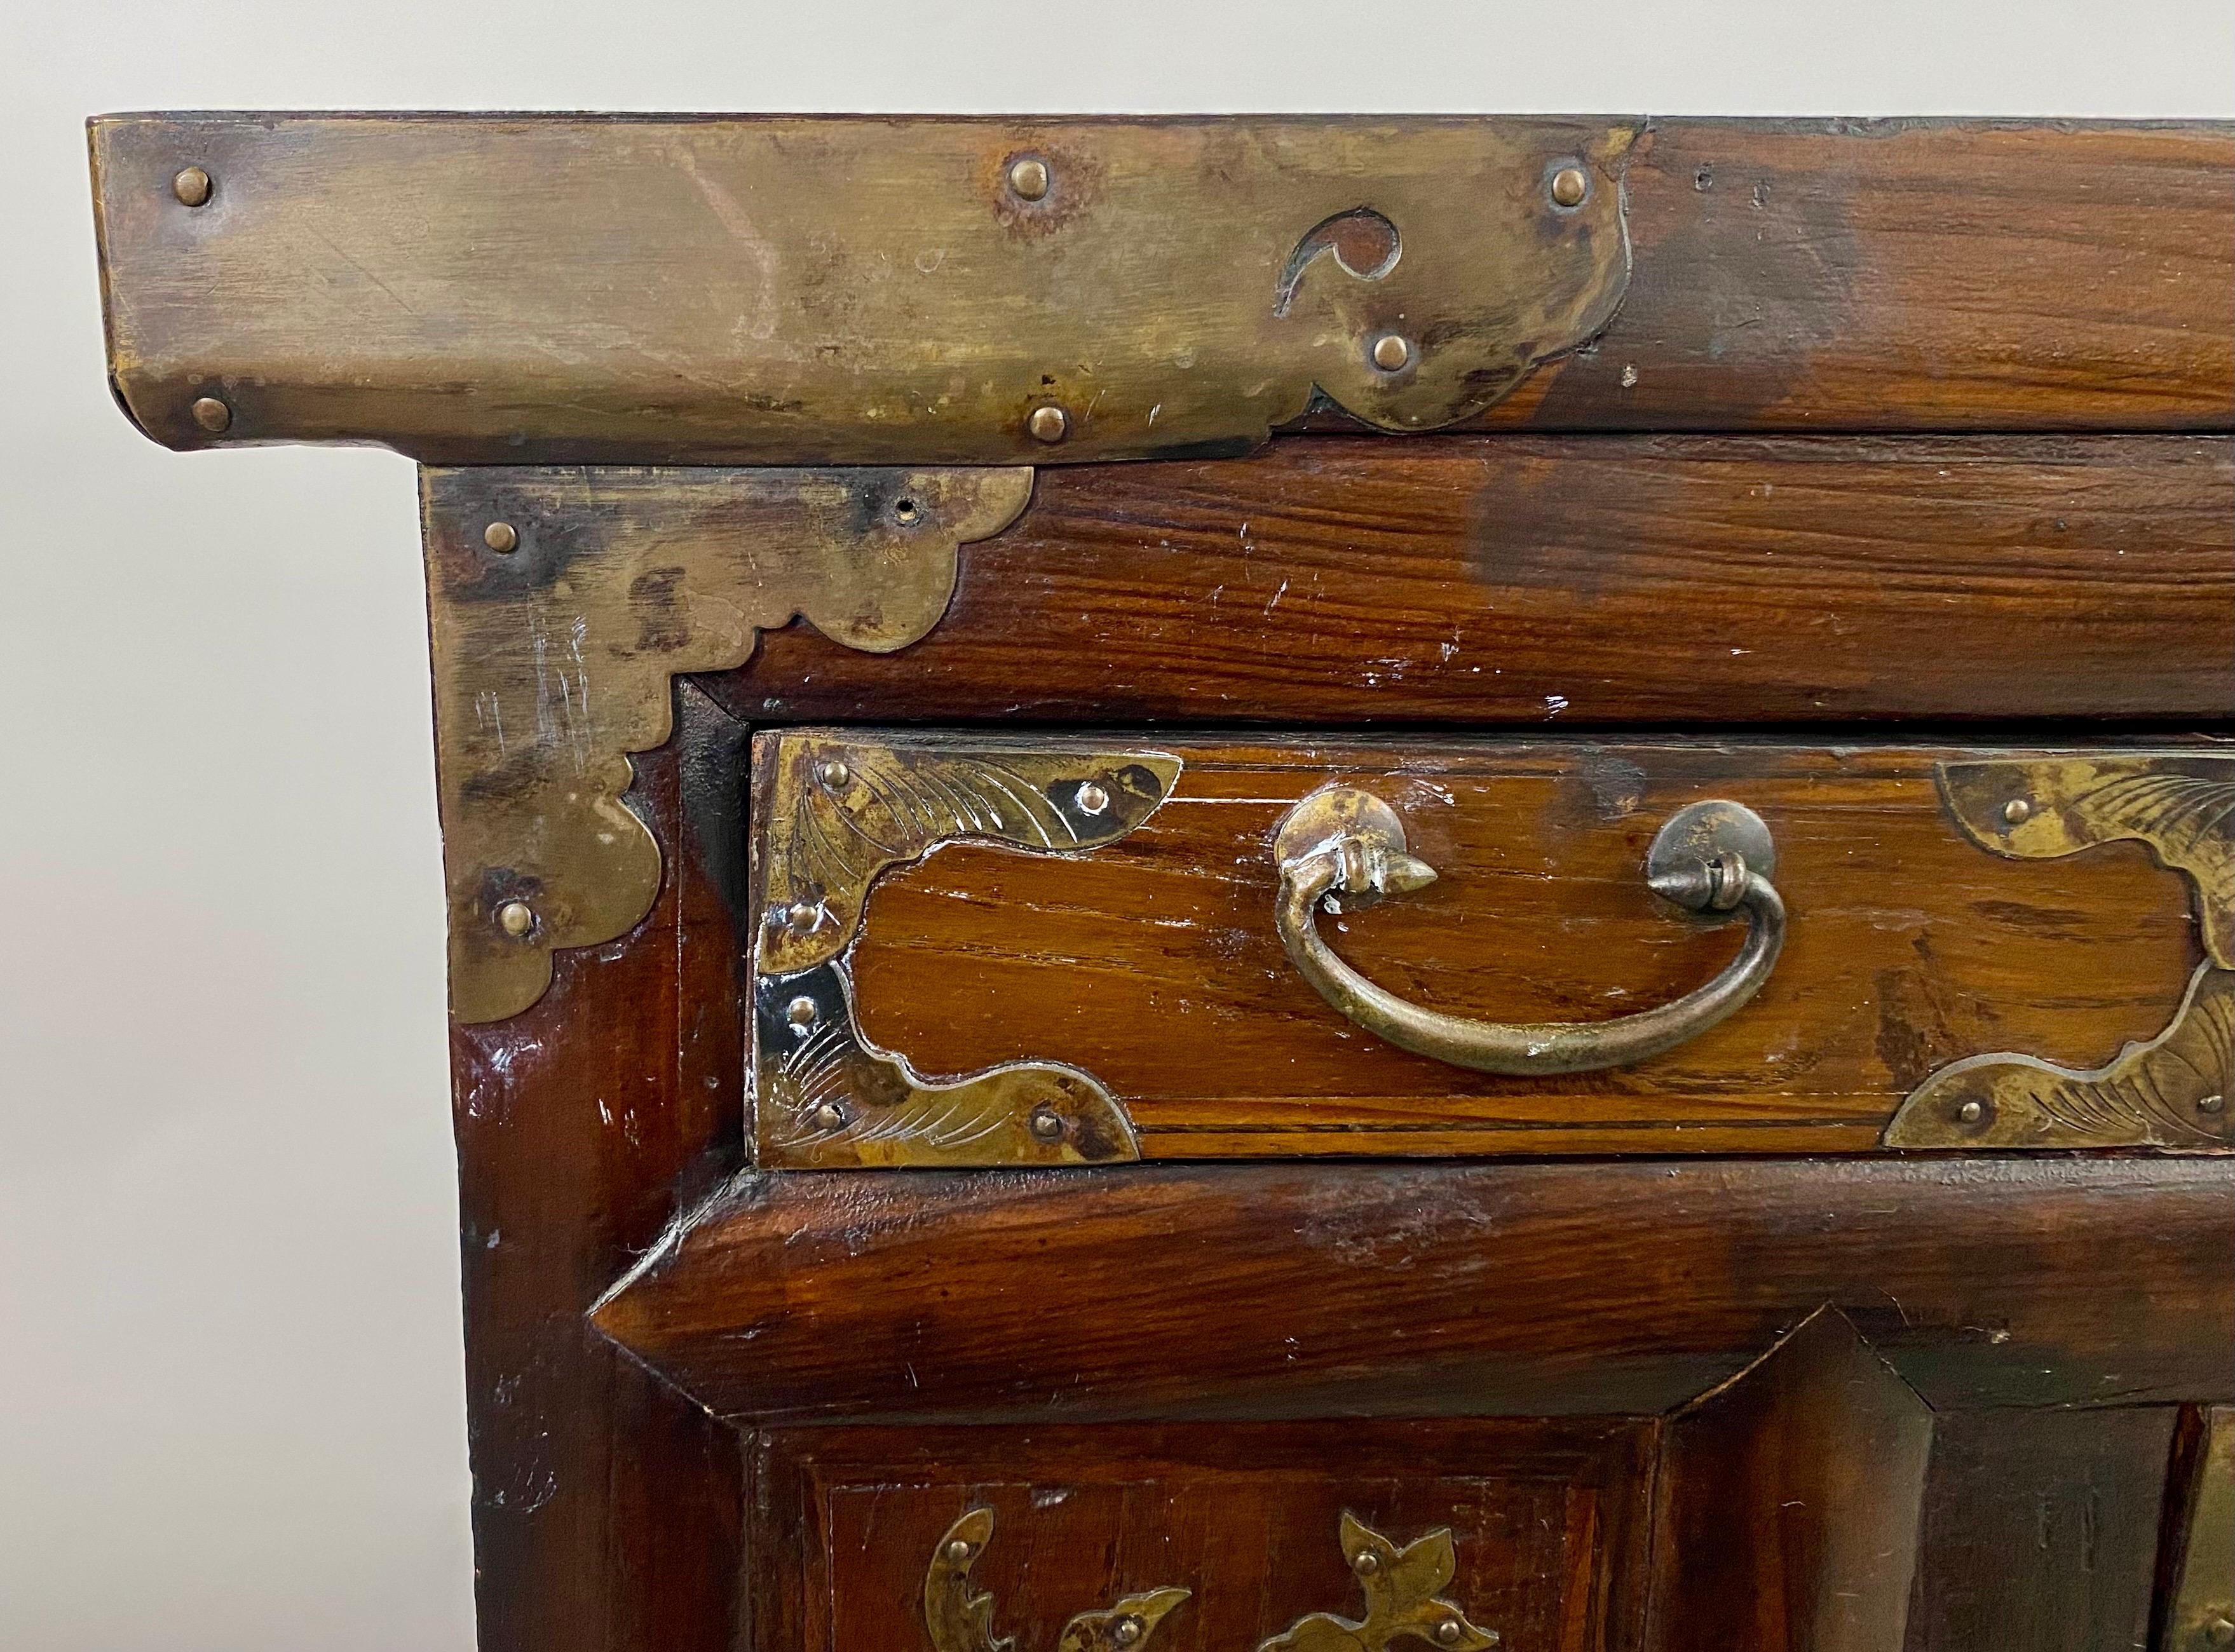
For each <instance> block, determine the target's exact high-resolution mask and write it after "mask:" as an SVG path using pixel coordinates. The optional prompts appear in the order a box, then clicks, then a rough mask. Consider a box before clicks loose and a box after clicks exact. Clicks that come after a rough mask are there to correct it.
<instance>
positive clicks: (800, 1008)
mask: <svg viewBox="0 0 2235 1652" xmlns="http://www.w3.org/2000/svg"><path fill="white" fill-rule="evenodd" d="M822 1013H823V1012H822V1010H820V1009H819V1008H817V1007H816V1002H815V1000H813V999H811V998H809V996H808V995H807V994H806V993H801V994H800V995H799V996H798V997H797V998H795V999H793V1000H791V1002H790V1003H789V1004H787V1005H785V1006H783V1019H785V1020H786V1021H788V1022H790V1024H791V1025H792V1026H796V1027H797V1028H798V1029H799V1030H800V1031H801V1032H803V1033H804V1032H805V1031H807V1029H808V1028H809V1027H810V1026H814V1025H815V1023H816V1019H818V1018H819V1017H820V1016H821V1015H822Z"/></svg>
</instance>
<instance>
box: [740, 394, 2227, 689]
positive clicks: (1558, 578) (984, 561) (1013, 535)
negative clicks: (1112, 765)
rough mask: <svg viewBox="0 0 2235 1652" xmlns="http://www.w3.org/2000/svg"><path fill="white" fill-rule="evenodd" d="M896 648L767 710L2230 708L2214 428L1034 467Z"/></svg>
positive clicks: (1425, 446)
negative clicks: (1011, 504)
mask: <svg viewBox="0 0 2235 1652" xmlns="http://www.w3.org/2000/svg"><path fill="white" fill-rule="evenodd" d="M960 561H961V571H960V579H959V581H958V584H957V587H956V591H955V595H954V601H953V603H952V604H951V605H950V606H949V607H948V610H947V615H946V617H945V619H943V620H941V623H940V625H939V626H937V627H936V628H935V629H934V631H933V632H932V633H931V635H930V636H928V637H927V638H925V639H923V640H922V641H921V642H919V643H916V644H915V645H914V646H912V647H909V648H908V649H906V650H904V651H902V652H900V653H898V654H895V655H889V656H886V655H873V654H865V653H861V652H855V651H851V650H848V649H844V648H841V647H838V646H836V645H834V644H832V643H829V642H828V641H827V640H825V639H823V638H822V637H821V636H819V635H817V634H816V633H815V632H814V631H813V630H812V629H811V628H809V627H808V626H803V625H801V626H792V627H790V629H788V630H785V631H780V632H775V633H770V634H768V635H767V636H765V637H764V639H762V643H761V650H760V653H759V655H758V656H757V658H756V659H754V660H752V661H751V662H750V664H748V665H746V666H745V667H744V669H743V670H741V671H738V672H732V673H729V674H726V675H724V676H719V677H712V678H707V679H706V681H707V685H708V689H709V692H711V693H713V694H715V695H716V696H717V697H718V698H720V699H722V701H723V702H724V704H725V705H729V706H730V707H731V709H732V710H733V711H736V712H737V714H738V715H739V716H742V717H745V718H750V719H753V720H756V721H762V720H768V719H771V718H783V719H794V718H859V719H868V718H892V717H906V718H996V717H998V718H1008V719H1018V718H1028V719H1049V720H1057V719H1064V718H1078V719H1087V720H1102V721H1112V722H1115V721H1122V720H1125V719H1131V718H1207V719H1216V720H1219V721H1222V722H1247V721H1281V720H1290V721H1306V722H1316V723H1324V724H1357V723H1361V722H1388V721H1392V720H1403V719H1412V720H1434V721H1445V722H1505V723H1511V722H1524V723H1543V722H1545V721H1547V720H1550V719H1554V718H1557V719H1558V720H1559V721H1560V722H1562V723H1563V724H1572V723H1577V722H1585V721H1589V722H1615V721H1627V722H1632V723H1642V724H1663V725H1666V724H1700V723H1709V724H1729V723H1735V722H1747V721H1786V722H1819V721H1825V720H1837V719H1842V718H1963V719H1978V718H2023V717H2090V718H2096V717H2101V718H2191V717H2203V718H2227V717H2228V716H2230V714H2231V713H2235V445H2231V443H2229V441H2228V440H2227V439H2225V438H2224V437H2216V436H2106V437H2095V438H2072V437H2055V436H2033V437H1999V438H1998V437H1967V438H1960V439H1959V438H1937V437H1934V438H1911V439H1891V438H1871V437H1857V438H1806V437H1801V438H1777V439H1762V438H1728V437H1720V438H1719V437H1687V436H1645V437H1620V436H1580V437H1578V436H1571V437H1550V436H1494V437H1485V436H1448V437H1435V438H1421V439H1419V440H1414V441H1408V442H1401V443H1399V442H1385V441H1376V440H1367V439H1350V440H1343V439H1336V438H1326V439H1321V440H1315V441H1308V442H1307V441H1284V442H1277V443H1274V444H1273V445H1272V446H1271V447H1270V448H1269V449H1266V450H1265V451H1264V452H1262V453H1261V454H1259V455H1257V456H1255V457H1252V458H1249V459H1240V460H1232V461H1227V462H1166V463H1150V464H1138V465H1100V466H1087V467H1082V468H1079V469H1065V470H1047V471H1043V472H1042V473H1041V474H1040V475H1039V478H1038V480H1037V482H1036V483H1035V487H1034V493H1033V497H1032V504H1031V505H1030V506H1028V507H1027V508H1026V512H1025V514H1024V515H1023V516H1022V517H1021V518H1020V519H1019V521H1017V523H1016V524H1015V525H1014V526H1013V527H1012V528H1009V529H1008V530H1007V531H1006V532H1005V533H1003V534H1000V535H998V536H997V537H995V538H993V539H992V540H988V541H982V542H980V543H977V544H973V545H970V546H967V547H964V549H963V552H962V555H961V559H960Z"/></svg>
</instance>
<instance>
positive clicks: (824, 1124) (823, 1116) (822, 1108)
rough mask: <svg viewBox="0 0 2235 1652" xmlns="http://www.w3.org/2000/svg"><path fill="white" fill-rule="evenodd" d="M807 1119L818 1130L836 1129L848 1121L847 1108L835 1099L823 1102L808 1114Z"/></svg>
mask: <svg viewBox="0 0 2235 1652" xmlns="http://www.w3.org/2000/svg"><path fill="white" fill-rule="evenodd" d="M807 1121H808V1123H809V1124H813V1125H814V1126H815V1128H816V1129H817V1130H836V1129H838V1128H840V1127H841V1126H842V1125H843V1124H845V1122H846V1110H845V1109H844V1108H843V1107H841V1106H840V1105H838V1104H837V1103H836V1102H835V1101H825V1102H821V1103H818V1104H817V1105H816V1109H815V1111H813V1112H811V1113H809V1114H808V1116H807Z"/></svg>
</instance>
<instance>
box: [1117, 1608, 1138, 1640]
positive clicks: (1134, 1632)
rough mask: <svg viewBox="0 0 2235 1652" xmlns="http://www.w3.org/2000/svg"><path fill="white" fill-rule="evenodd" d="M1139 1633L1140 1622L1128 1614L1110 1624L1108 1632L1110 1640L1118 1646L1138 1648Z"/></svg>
mask: <svg viewBox="0 0 2235 1652" xmlns="http://www.w3.org/2000/svg"><path fill="white" fill-rule="evenodd" d="M1141 1633H1142V1630H1141V1620H1140V1619H1139V1618H1137V1617H1135V1616H1133V1615H1132V1614H1131V1613H1130V1612H1128V1613H1127V1614H1126V1615H1125V1616H1123V1617H1121V1618H1119V1619H1118V1621H1117V1623H1114V1624H1112V1625H1111V1630H1110V1634H1111V1639H1112V1640H1114V1641H1116V1642H1118V1645H1120V1646H1138V1645H1139V1644H1140V1643H1141Z"/></svg>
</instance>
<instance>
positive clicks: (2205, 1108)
mask: <svg viewBox="0 0 2235 1652" xmlns="http://www.w3.org/2000/svg"><path fill="white" fill-rule="evenodd" d="M2225 1105H2227V1098H2226V1097H2225V1096H2221V1095H2210V1096H2199V1097H2198V1098H2196V1111H2199V1112H2200V1113H2216V1112H2218V1111H2219V1110H2220V1109H2221V1108H2222V1107H2225Z"/></svg>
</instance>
